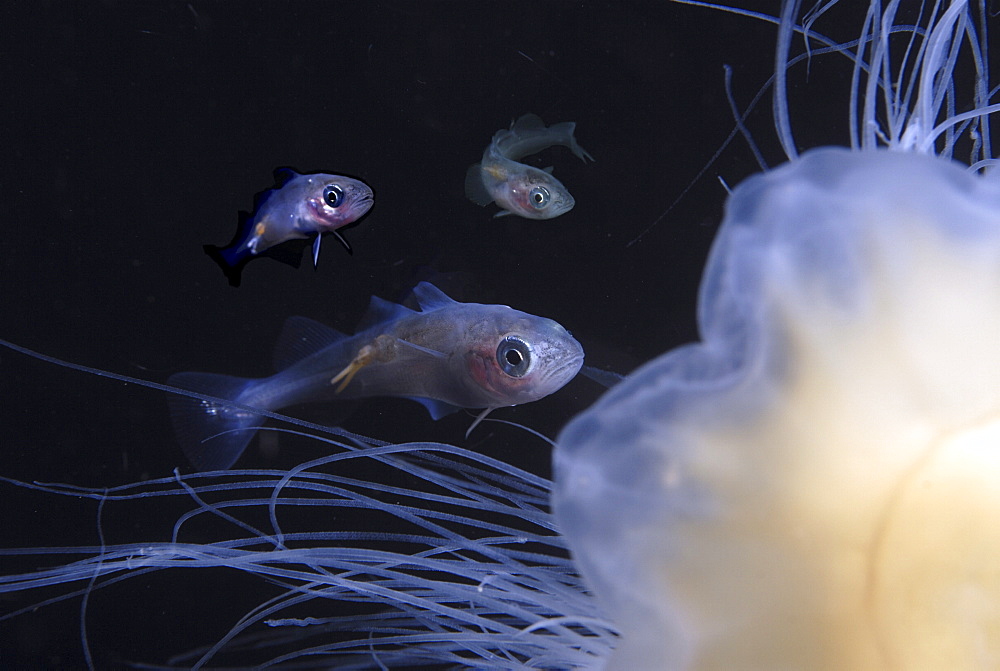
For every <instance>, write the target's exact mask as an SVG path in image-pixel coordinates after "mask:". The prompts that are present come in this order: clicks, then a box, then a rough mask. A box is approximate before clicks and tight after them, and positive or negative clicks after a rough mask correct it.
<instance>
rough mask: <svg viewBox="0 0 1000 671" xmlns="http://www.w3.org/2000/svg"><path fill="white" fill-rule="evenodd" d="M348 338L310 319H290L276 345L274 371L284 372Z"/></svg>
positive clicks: (282, 328)
mask: <svg viewBox="0 0 1000 671" xmlns="http://www.w3.org/2000/svg"><path fill="white" fill-rule="evenodd" d="M348 337H350V336H348V335H346V334H344V333H341V332H340V331H338V330H337V329H335V328H331V327H329V326H327V325H326V324H321V323H320V322H318V321H315V320H313V319H309V318H308V317H289V318H288V319H286V320H285V325H284V326H282V327H281V334H280V335H279V336H278V342H277V343H275V345H274V369H275V370H284V369H286V368H288V367H289V366H292V365H294V364H296V363H298V362H299V361H302V360H303V359H305V358H306V357H307V356H310V355H313V354H315V353H316V352H318V351H320V350H322V349H325V348H326V347H329V346H330V345H332V344H333V343H335V342H339V341H341V340H343V339H345V338H348Z"/></svg>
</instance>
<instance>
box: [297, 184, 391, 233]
mask: <svg viewBox="0 0 1000 671" xmlns="http://www.w3.org/2000/svg"><path fill="white" fill-rule="evenodd" d="M310 177H312V179H310V180H309V186H308V189H309V193H308V196H307V198H306V203H307V206H308V210H309V218H310V219H311V220H312V222H313V223H314V224H315V226H316V229H317V231H319V232H324V231H333V230H336V229H338V228H340V227H341V226H346V225H347V224H350V223H353V222H355V221H357V220H358V219H360V218H361V217H363V216H364V215H365V214H366V213H367V212H368V210H370V209H371V207H372V205H373V204H374V202H375V194H374V193H373V192H372V190H371V187H369V186H368V185H367V184H365V183H364V182H362V181H360V180H357V179H353V178H351V177H344V176H341V175H322V174H317V175H311V176H310Z"/></svg>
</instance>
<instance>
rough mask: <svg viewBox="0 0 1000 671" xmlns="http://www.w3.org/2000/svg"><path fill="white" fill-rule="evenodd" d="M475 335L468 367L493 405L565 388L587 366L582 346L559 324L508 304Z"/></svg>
mask: <svg viewBox="0 0 1000 671" xmlns="http://www.w3.org/2000/svg"><path fill="white" fill-rule="evenodd" d="M493 307H495V308H496V314H494V315H492V316H491V318H490V319H488V320H484V322H482V323H481V324H480V325H479V326H478V327H477V331H478V333H476V334H475V336H474V337H473V338H470V348H469V349H468V350H467V352H466V356H465V361H464V365H465V367H466V370H467V373H468V375H469V378H470V380H471V383H472V384H474V385H475V386H476V387H477V388H478V391H479V394H480V395H481V396H482V397H483V398H484V399H485V400H486V401H487V403H486V405H488V406H489V407H501V406H508V405H520V404H521V403H529V402H531V401H537V400H538V399H540V398H544V397H546V396H548V395H549V394H551V393H553V392H555V391H557V390H559V389H561V388H562V387H563V385H565V384H566V383H567V382H569V381H570V380H572V379H573V377H574V376H576V374H577V373H578V372H579V371H580V368H581V367H582V366H583V347H581V346H580V343H579V342H577V341H576V339H575V338H573V336H572V335H570V333H569V331H567V330H566V329H565V328H563V327H562V326H561V325H560V324H558V323H557V322H555V321H553V320H551V319H546V318H544V317H536V316H534V315H529V314H526V313H524V312H520V311H518V310H513V309H511V308H509V307H506V306H501V305H498V306H493Z"/></svg>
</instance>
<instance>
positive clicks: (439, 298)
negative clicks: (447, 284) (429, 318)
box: [413, 282, 455, 312]
mask: <svg viewBox="0 0 1000 671" xmlns="http://www.w3.org/2000/svg"><path fill="white" fill-rule="evenodd" d="M413 295H414V296H415V297H416V299H417V303H418V304H419V305H420V311H421V312H427V311H429V310H435V309H437V308H441V307H445V306H448V305H454V304H455V301H453V300H452V299H450V298H449V297H448V295H447V294H446V293H445V292H443V291H441V290H440V289H438V288H437V287H436V286H434V285H433V284H431V283H430V282H420V283H419V284H417V286H415V287H413Z"/></svg>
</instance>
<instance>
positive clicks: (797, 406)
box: [553, 1, 1000, 669]
mask: <svg viewBox="0 0 1000 671" xmlns="http://www.w3.org/2000/svg"><path fill="white" fill-rule="evenodd" d="M797 9H798V3H786V5H785V11H784V12H783V16H782V19H783V24H782V28H781V37H780V38H779V54H780V53H781V52H780V49H781V45H782V44H784V45H785V46H786V47H787V44H788V42H789V40H790V36H791V23H790V22H791V20H792V18H793V17H794V13H795V11H797ZM895 9H896V4H895V3H890V4H889V5H888V6H887V8H886V10H885V12H884V13H883V15H882V16H877V15H875V16H874V18H872V15H869V19H868V21H867V22H866V31H868V30H870V31H874V32H867V33H866V34H865V35H864V36H863V37H862V39H861V41H860V42H859V43H858V44H859V45H861V47H859V48H858V49H857V51H856V52H853V53H857V54H861V55H858V56H856V57H855V60H856V63H861V65H858V66H857V69H856V71H855V74H857V73H858V70H862V71H865V72H867V73H868V74H869V75H870V76H871V78H872V79H870V80H869V82H871V83H872V87H873V88H872V89H870V90H869V91H868V92H867V94H866V95H868V96H874V95H875V92H876V91H882V92H883V93H884V94H885V95H887V97H888V98H889V99H890V101H891V102H893V103H894V105H887V106H886V108H885V109H886V110H888V111H887V112H886V115H887V116H881V117H876V115H875V113H874V112H873V111H872V109H873V108H871V107H868V106H865V101H864V98H865V96H863V95H862V96H859V98H858V101H859V105H862V109H863V110H865V111H864V112H863V113H861V114H859V119H860V126H861V129H860V130H859V131H858V132H857V133H856V134H855V136H854V137H855V142H854V143H853V144H854V145H855V146H854V148H853V149H837V148H822V149H814V150H810V151H807V152H805V153H803V154H801V155H798V154H797V151H796V150H795V148H794V142H792V140H791V134H790V133H791V131H790V126H788V125H787V120H786V121H784V122H783V121H782V113H781V110H779V114H778V115H777V116H778V129H779V134H780V135H781V138H782V142H783V144H784V146H785V147H786V151H787V152H788V154H789V157H790V158H791V160H790V162H789V163H787V164H785V165H783V166H781V167H779V168H777V169H774V170H771V171H769V172H766V173H764V174H760V175H757V176H755V177H752V178H750V179H748V180H746V181H745V182H744V183H742V184H740V185H739V186H738V187H737V188H736V189H735V190H734V191H733V193H732V195H731V197H730V198H729V201H728V203H727V207H726V214H725V219H724V222H723V225H722V227H721V229H720V232H719V235H718V237H717V239H716V241H715V243H714V246H713V248H712V251H711V254H710V257H709V261H708V264H707V267H706V271H705V275H704V278H703V282H702V286H701V289H700V296H699V308H698V320H699V325H700V330H701V335H702V341H701V342H700V343H697V344H692V345H688V346H685V347H682V348H680V349H678V350H674V351H672V352H669V353H667V354H665V355H663V356H661V357H660V358H658V359H656V360H654V361H652V362H650V363H649V364H647V365H646V366H644V367H643V368H642V369H640V370H639V371H638V372H637V373H635V374H634V375H632V376H631V377H630V378H629V379H627V380H626V381H625V382H623V383H622V384H620V385H618V386H617V387H616V388H614V389H613V390H611V391H610V392H609V393H607V394H606V395H605V396H604V397H603V398H602V399H601V400H600V401H599V402H598V403H597V404H595V405H594V406H593V407H592V408H591V409H589V410H588V411H585V412H584V413H582V414H581V415H579V416H578V417H576V418H575V419H574V420H573V421H572V422H571V423H570V424H569V425H568V426H567V428H566V429H565V430H564V432H563V433H562V435H561V436H560V438H559V440H558V447H557V450H556V453H555V488H554V492H553V507H554V510H555V514H556V518H557V521H558V522H559V525H560V528H561V530H562V531H563V533H564V535H565V536H566V538H567V542H568V544H569V546H570V549H571V551H572V553H573V556H574V559H575V561H576V562H577V564H578V566H579V567H580V569H581V571H582V573H583V574H584V576H585V578H586V579H587V581H588V583H589V584H590V585H591V586H592V588H593V589H594V590H595V592H596V593H597V595H598V598H599V600H600V601H601V602H602V603H603V605H604V606H605V607H606V609H607V612H608V615H609V616H610V617H611V618H612V619H613V620H614V621H615V622H616V624H617V625H618V626H619V628H620V629H621V632H622V640H621V643H620V645H619V646H618V648H617V649H616V650H615V652H614V653H613V656H612V658H611V661H610V662H609V667H608V668H616V669H618V668H620V669H625V668H628V669H640V668H706V669H708V668H722V669H724V668H760V669H775V668H819V669H842V668H850V669H902V668H905V669H942V668H949V669H967V668H983V669H986V668H997V666H998V665H1000V569H998V567H997V564H996V557H997V556H998V553H1000V532H998V531H997V525H996V520H997V519H998V518H1000V484H998V483H1000V348H998V344H1000V180H998V179H997V178H996V175H990V174H989V173H988V172H987V173H986V174H979V173H977V172H975V171H972V170H970V169H969V166H968V165H965V166H963V165H961V164H959V163H957V162H955V161H953V160H951V159H950V158H949V157H948V156H949V155H950V153H951V152H952V150H953V149H954V147H955V145H956V142H958V141H959V138H958V135H957V131H955V128H956V127H960V128H962V129H963V130H964V131H965V132H966V133H968V134H969V135H970V136H971V137H972V138H973V139H972V145H973V153H974V154H975V153H976V152H978V155H979V158H978V159H977V158H976V157H975V156H974V158H973V161H972V162H973V163H976V164H977V167H980V168H981V167H983V166H986V165H988V164H989V163H990V162H991V161H992V158H991V156H990V153H989V140H990V137H989V124H988V118H986V116H985V115H986V114H988V113H992V112H993V111H996V107H997V106H996V105H995V104H990V93H993V94H994V95H995V92H990V91H989V86H988V81H986V80H985V67H986V66H985V64H986V63H988V60H987V57H986V54H984V53H983V52H981V51H977V50H978V49H980V48H981V47H980V46H979V42H978V41H977V36H979V35H980V32H978V31H979V26H980V24H979V23H977V22H976V21H975V20H974V15H975V12H973V11H972V9H970V8H969V6H968V5H967V3H966V2H963V1H955V2H951V3H949V4H947V6H945V7H942V8H940V9H935V10H934V12H933V17H932V18H933V19H934V22H933V23H932V24H930V25H928V26H927V27H926V29H923V28H917V29H915V30H911V31H910V32H909V34H908V35H909V36H908V38H907V39H908V40H910V41H909V42H908V44H909V45H910V47H911V49H910V50H909V51H908V52H907V53H908V54H909V56H908V58H910V59H911V60H907V61H904V67H908V68H912V70H906V72H904V73H903V75H899V79H896V78H895V76H892V77H887V76H886V75H889V74H891V73H890V72H889V70H888V69H886V70H885V71H883V70H881V69H878V68H882V67H885V64H886V63H889V62H890V61H891V55H893V54H897V53H898V50H897V51H894V49H895V47H894V46H893V45H891V44H889V45H887V44H879V43H878V41H879V40H886V41H887V40H889V36H890V34H897V35H898V34H899V33H900V32H901V30H896V29H895V27H894V23H893V21H894V14H893V12H894V11H895ZM973 9H976V8H973ZM978 9H979V10H980V11H981V10H982V6H981V5H980V6H979V7H978ZM960 48H965V49H971V50H972V52H973V53H972V56H971V58H970V61H971V62H973V63H975V64H977V67H978V66H982V68H983V69H981V70H979V71H978V73H977V74H978V77H977V81H976V84H975V86H976V94H975V96H973V99H974V100H975V101H976V103H977V105H978V107H977V109H976V110H974V111H973V113H969V114H964V115H963V114H958V113H956V112H955V111H954V109H953V107H952V105H946V106H945V107H944V108H942V107H941V104H942V101H944V100H949V99H951V100H953V97H952V94H953V92H954V89H952V88H950V87H952V86H953V83H952V82H953V79H952V72H951V69H953V68H954V66H955V63H956V62H957V59H958V53H959V51H960ZM866 49H869V50H870V51H866ZM866 54H869V55H874V54H880V56H879V57H878V58H875V57H874V56H873V57H872V58H866ZM914 54H916V55H917V58H916V59H913V55H914ZM880 59H885V63H882V61H881V60H880ZM787 62H789V59H788V57H787V55H779V68H778V69H779V72H780V71H781V70H782V67H783V66H781V65H780V63H787ZM868 63H876V64H880V63H881V64H880V65H876V66H869V65H868ZM914 63H916V65H914ZM910 72H913V73H914V74H913V75H912V78H910V79H907V77H909V76H910V75H909V73H910ZM777 79H778V81H777V83H776V97H777V103H776V106H777V107H779V108H784V110H785V112H787V101H786V100H785V99H784V97H783V96H784V89H783V88H782V83H781V81H780V80H781V78H780V77H779V78H777ZM857 81H858V82H859V83H858V86H860V85H861V84H860V78H859V79H858V80H857ZM886 81H892V82H894V83H899V82H902V84H903V85H902V86H899V87H897V88H896V89H893V90H894V91H896V93H893V91H889V92H888V93H885V92H884V89H883V88H882V87H883V86H886V85H885V82H886ZM907 82H913V87H912V88H909V87H908V86H907ZM900 92H901V93H900ZM911 92H912V94H913V96H914V98H913V100H912V101H911V100H910V99H909V98H903V99H899V98H895V97H893V96H895V95H896V94H897V93H898V95H902V96H910V95H911ZM942 110H943V111H942ZM894 114H898V116H893V115H894ZM878 119H882V120H883V124H882V125H879V124H878V123H877V121H878ZM886 119H887V120H886ZM928 120H933V121H934V123H928ZM961 124H965V125H964V126H962V125H961ZM880 142H881V143H883V144H885V145H887V147H883V148H878V147H876V145H877V144H879V143H880ZM935 148H936V149H937V151H938V153H935V151H934V149H935ZM939 154H944V155H939ZM979 161H982V162H981V163H979Z"/></svg>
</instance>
